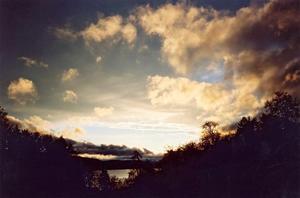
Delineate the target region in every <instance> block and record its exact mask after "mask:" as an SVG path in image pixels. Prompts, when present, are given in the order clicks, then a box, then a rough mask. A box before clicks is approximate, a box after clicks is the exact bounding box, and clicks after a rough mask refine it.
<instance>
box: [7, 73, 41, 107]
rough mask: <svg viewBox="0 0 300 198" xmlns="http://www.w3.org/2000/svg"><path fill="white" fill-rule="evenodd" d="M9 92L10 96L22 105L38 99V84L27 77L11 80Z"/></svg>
mask: <svg viewBox="0 0 300 198" xmlns="http://www.w3.org/2000/svg"><path fill="white" fill-rule="evenodd" d="M7 94H8V98H10V99H12V100H14V101H15V102H17V103H19V104H22V105H25V104H26V103H28V102H35V101H36V100H37V99H38V92H37V89H36V86H35V85H34V83H33V82H32V81H31V80H28V79H25V78H19V79H18V80H14V81H11V82H10V84H9V86H8V88H7Z"/></svg>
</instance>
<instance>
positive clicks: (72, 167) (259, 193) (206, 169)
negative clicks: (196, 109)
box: [0, 92, 300, 198]
mask: <svg viewBox="0 0 300 198" xmlns="http://www.w3.org/2000/svg"><path fill="white" fill-rule="evenodd" d="M0 112H1V113H0V125H1V126H0V127H1V128H0V135H1V145H0V153H1V164H0V165H1V167H0V169H1V178H0V179H1V183H0V185H1V192H0V195H3V196H1V197H205V198H210V197H211V198H215V197H224V198H230V197H249V198H250V197H251V198H252V197H288V198H290V197H291V198H294V197H295V198H296V197H300V155H299V151H300V123H299V120H300V106H299V102H298V101H297V100H296V99H295V98H293V97H292V96H291V95H289V94H287V93H285V92H277V93H275V95H274V97H273V98H272V99H271V100H270V101H267V102H266V103H265V106H264V107H263V108H262V109H261V111H260V112H259V113H258V114H257V115H256V116H255V117H252V118H251V117H243V118H241V120H239V121H238V122H236V123H234V124H232V126H231V128H232V129H233V130H234V133H231V134H229V135H223V134H222V133H221V131H219V129H218V127H217V125H218V123H215V122H212V121H208V122H206V123H205V124H204V125H203V137H202V138H201V140H200V141H199V142H191V143H189V144H186V145H183V146H181V147H179V148H177V149H173V150H168V151H167V152H166V153H165V155H164V156H163V158H162V159H161V160H160V161H159V162H158V163H157V164H156V166H155V168H153V167H148V168H139V169H133V170H132V171H131V172H130V173H129V177H128V178H127V179H125V180H119V179H117V178H115V177H112V178H110V177H109V175H108V174H107V171H106V170H105V169H104V170H94V171H93V172H90V171H89V170H87V169H86V167H85V166H83V164H82V163H81V160H78V159H76V158H74V157H72V155H73V154H74V152H75V151H74V149H73V148H72V144H70V143H68V141H66V140H64V139H63V138H56V137H52V136H49V135H40V134H39V133H32V132H30V131H27V130H20V129H19V128H18V127H17V126H15V125H13V124H12V123H10V122H9V121H8V119H7V118H6V115H7V114H6V113H5V112H4V110H3V109H1V111H0ZM134 156H135V159H136V161H140V160H142V159H140V158H141V156H139V154H138V153H135V155H134ZM137 156H139V157H137Z"/></svg>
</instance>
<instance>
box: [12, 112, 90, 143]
mask: <svg viewBox="0 0 300 198" xmlns="http://www.w3.org/2000/svg"><path fill="white" fill-rule="evenodd" d="M7 119H8V120H9V122H10V123H12V124H15V125H17V126H18V127H19V128H20V129H27V130H29V131H30V132H38V133H40V134H48V135H54V136H56V137H60V136H63V137H64V138H68V139H74V140H76V139H79V138H81V137H83V136H84V135H85V134H86V131H85V130H84V129H82V128H79V127H74V128H70V127H69V128H64V129H60V130H56V131H54V130H53V129H51V127H53V123H51V122H50V121H48V120H45V119H43V118H41V117H40V116H37V115H33V116H30V117H29V118H25V119H22V120H21V119H18V118H16V117H14V116H7Z"/></svg>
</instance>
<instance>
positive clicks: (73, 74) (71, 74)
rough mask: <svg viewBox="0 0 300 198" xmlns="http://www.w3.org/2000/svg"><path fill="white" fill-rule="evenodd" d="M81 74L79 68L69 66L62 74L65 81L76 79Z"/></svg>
mask: <svg viewBox="0 0 300 198" xmlns="http://www.w3.org/2000/svg"><path fill="white" fill-rule="evenodd" d="M78 76H79V72H78V69H76V68H69V69H68V70H65V71H64V72H63V74H62V77H61V80H62V81H63V82H66V81H71V80H74V79H75V78H77V77H78Z"/></svg>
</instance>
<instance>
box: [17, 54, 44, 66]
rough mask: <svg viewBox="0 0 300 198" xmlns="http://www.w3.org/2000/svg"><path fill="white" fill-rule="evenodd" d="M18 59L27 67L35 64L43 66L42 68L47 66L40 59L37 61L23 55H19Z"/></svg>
mask: <svg viewBox="0 0 300 198" xmlns="http://www.w3.org/2000/svg"><path fill="white" fill-rule="evenodd" d="M18 59H19V60H21V61H22V62H23V64H24V65H26V66H27V67H32V66H37V67H43V68H48V66H49V65H48V64H47V63H44V62H42V61H38V60H34V59H32V58H28V57H25V56H22V57H19V58H18Z"/></svg>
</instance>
